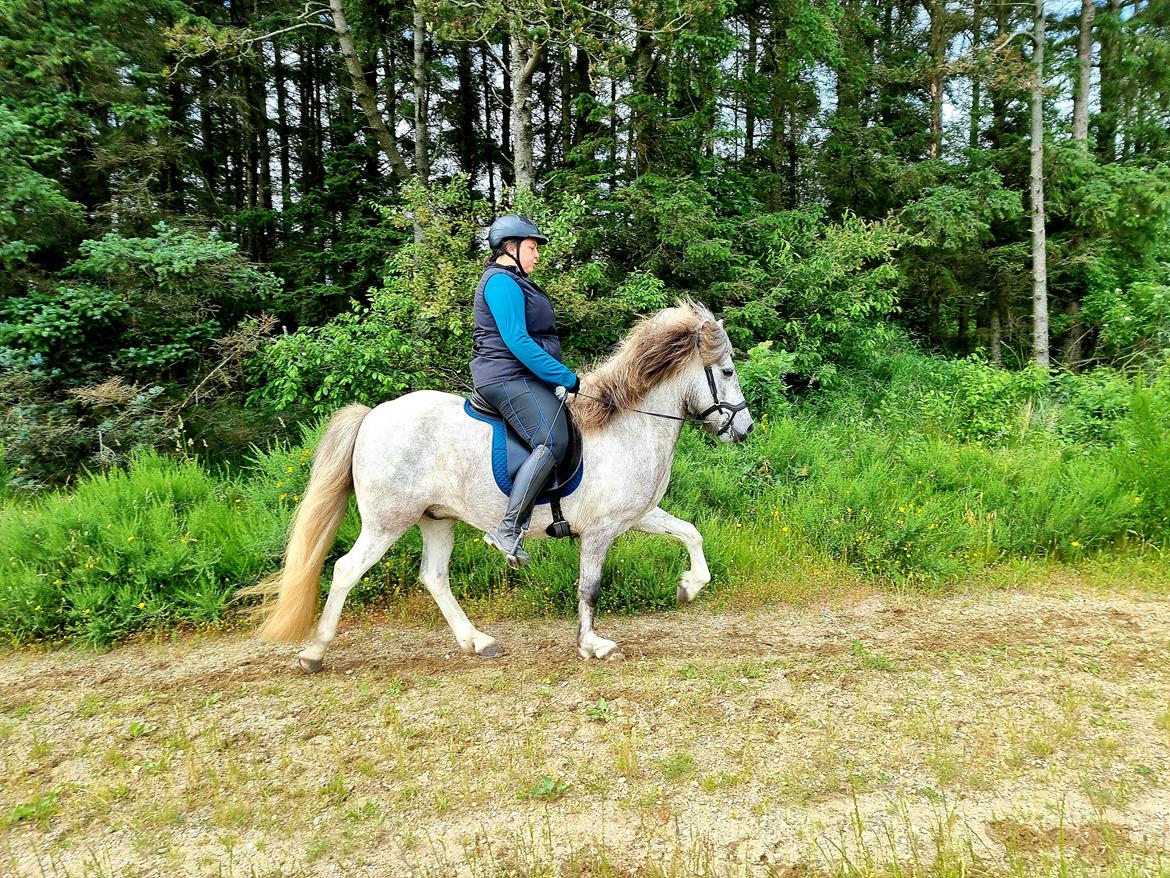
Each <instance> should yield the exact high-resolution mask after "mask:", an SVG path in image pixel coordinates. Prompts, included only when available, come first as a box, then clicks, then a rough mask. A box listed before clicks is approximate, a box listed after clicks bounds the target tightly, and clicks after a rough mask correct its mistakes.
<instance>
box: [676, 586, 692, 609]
mask: <svg viewBox="0 0 1170 878" xmlns="http://www.w3.org/2000/svg"><path fill="white" fill-rule="evenodd" d="M674 600H675V603H677V604H678V605H679V606H680V607H681V606H682V605H683V604H689V603H690V602H691V595H690V594H689V593H688V592H687V590H686V589H685V588H683V587H682V586H681V585H680V586H679V587H678V591H677V592H675V595H674Z"/></svg>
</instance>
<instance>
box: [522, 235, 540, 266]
mask: <svg viewBox="0 0 1170 878" xmlns="http://www.w3.org/2000/svg"><path fill="white" fill-rule="evenodd" d="M539 261H540V246H539V245H538V244H537V243H536V239H535V238H525V239H524V240H523V241H521V242H520V267H521V268H523V269H524V273H525V274H531V273H532V269H534V268H536V263H537V262H539Z"/></svg>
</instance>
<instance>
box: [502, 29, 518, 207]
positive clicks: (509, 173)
mask: <svg viewBox="0 0 1170 878" xmlns="http://www.w3.org/2000/svg"><path fill="white" fill-rule="evenodd" d="M500 51H501V53H502V54H503V60H504V72H503V77H502V82H503V85H504V88H503V92H504V94H503V118H502V121H501V123H500V143H501V144H502V145H503V152H502V159H503V160H502V161H501V162H500V178H501V183H502V185H503V186H507V185H511V183H512V182H513V181H514V180H515V179H516V168H515V158H514V157H513V156H512V155H511V152H512V40H511V37H509V38H507V39H504V40H502V41H501V44H500ZM501 188H502V187H501Z"/></svg>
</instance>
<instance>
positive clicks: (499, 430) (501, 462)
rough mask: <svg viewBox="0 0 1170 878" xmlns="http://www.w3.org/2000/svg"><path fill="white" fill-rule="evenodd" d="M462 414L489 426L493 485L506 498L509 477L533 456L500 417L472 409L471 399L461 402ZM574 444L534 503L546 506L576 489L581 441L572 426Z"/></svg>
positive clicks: (581, 470)
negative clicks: (552, 500)
mask: <svg viewBox="0 0 1170 878" xmlns="http://www.w3.org/2000/svg"><path fill="white" fill-rule="evenodd" d="M463 411H464V412H466V413H467V415H468V417H472V418H475V419H476V420H477V421H483V422H484V423H486V424H491V425H492V475H493V476H495V479H496V486H497V487H498V488H499V489H500V490H501V491H503V492H504V494H505V495H510V494H511V493H512V477H513V476H515V475H516V471H517V470H518V469H520V465H521V464H522V463H524V461H525V460H527V459H528V455H529V454H531V453H532V449H530V448H529V447H528V446H527V445H526V444H525V442H524V440H523V439H521V438H520V437H519V436H517V435H516V434H515V433H514V432H513V431H512V430H509V429H508V425H507V424H506V423H505V422H504V420H503V419H502V418H493V417H489V416H488V415H485V414H484V413H483V412H479V411H476V410H475V409H474V408H472V407H471V400H469V399H467V400H464V401H463ZM570 432H571V433H572V434H573V436H574V439H575V441H574V442H573V448H572V449H571V450H570V451H569V454H568V456H567V457H566V458H565V461H564V463H562V464H561V465H560V466H559V467H557V471H556V473H555V475H554V476H553V481H552V482H551V484H550V486H549V487H548V488H547V489H546V490H545V491H544V493H542V494H541V495H540V496H539V497H538V498H537V499H536V502H537V503H548V502H549V501H550V500H551V499H552V498H553V497H567V496H569V495H570V494H572V493H573V492H574V491H576V490H577V486H578V485H580V484H581V478H582V476H584V474H585V462H584V461H583V460H582V459H581V442H580V438H579V436H577V430H576V428H575V427H574V428H573V429H572V430H571V431H570Z"/></svg>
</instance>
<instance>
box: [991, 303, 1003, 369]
mask: <svg viewBox="0 0 1170 878" xmlns="http://www.w3.org/2000/svg"><path fill="white" fill-rule="evenodd" d="M987 310H988V312H989V313H988V315H987V323H988V328H987V335H988V339H987V347H988V348H989V349H990V353H991V362H992V364H993V365H996V366H1002V365H1003V321H1002V319H1001V313H1000V306H999V296H998V295H995V294H993V295H992V296H991V300H990V301H989V302H988V308H987Z"/></svg>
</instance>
